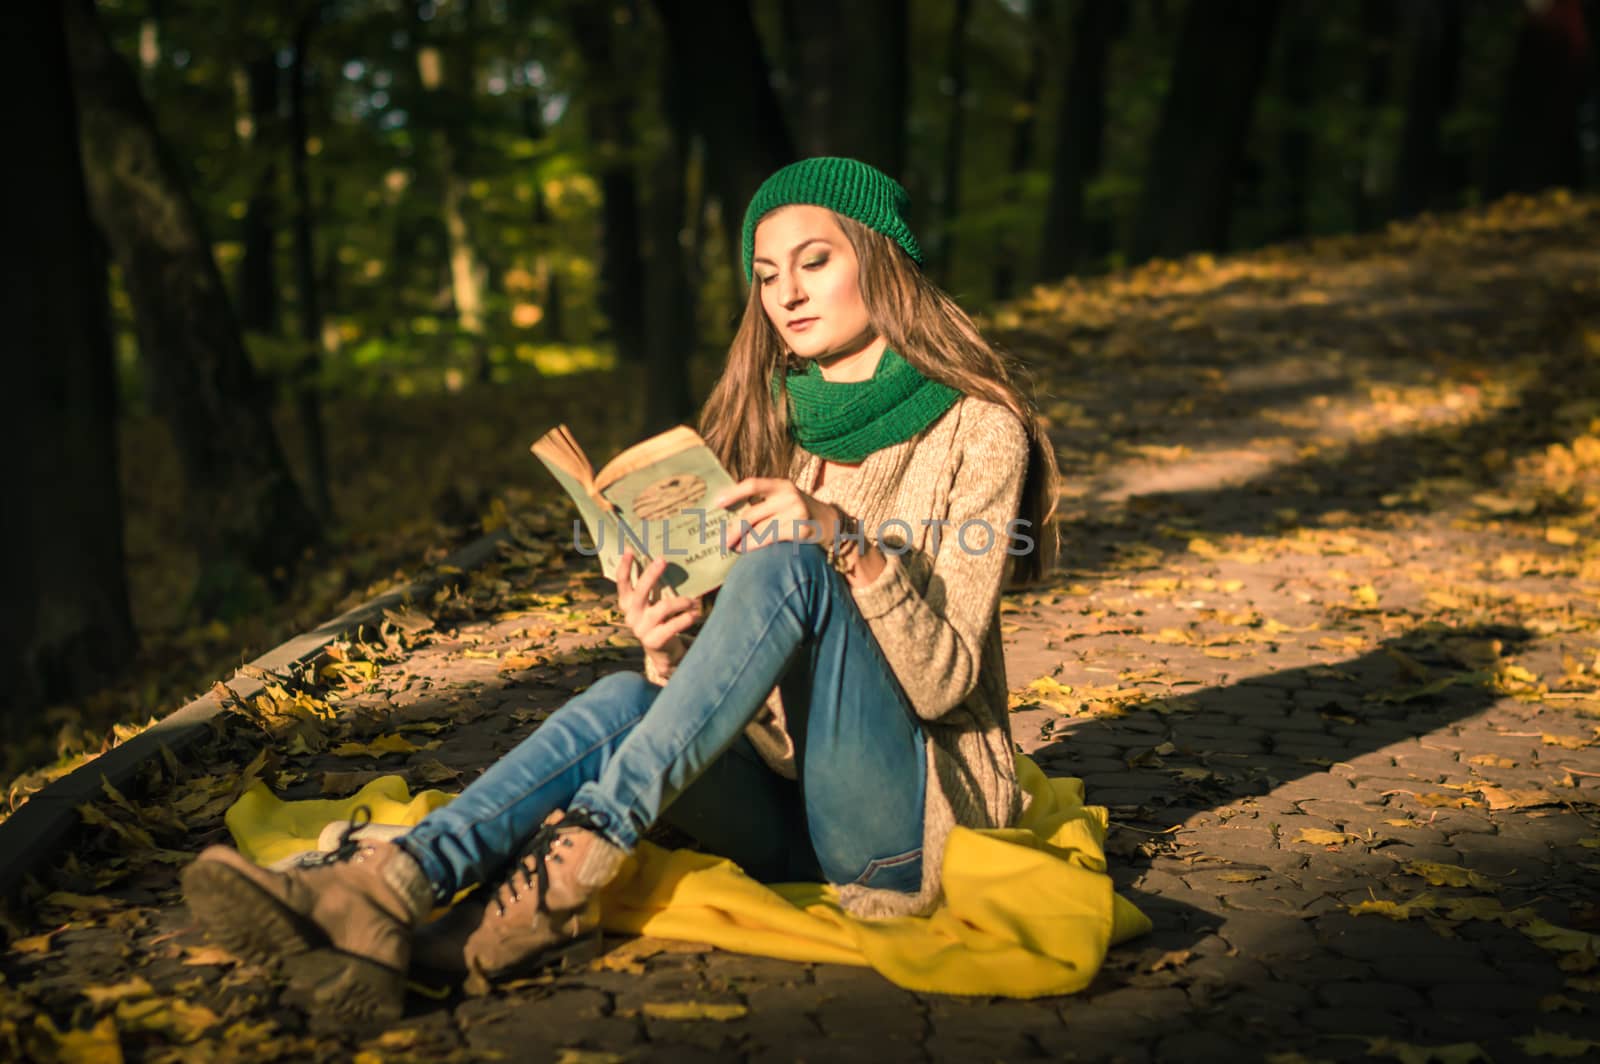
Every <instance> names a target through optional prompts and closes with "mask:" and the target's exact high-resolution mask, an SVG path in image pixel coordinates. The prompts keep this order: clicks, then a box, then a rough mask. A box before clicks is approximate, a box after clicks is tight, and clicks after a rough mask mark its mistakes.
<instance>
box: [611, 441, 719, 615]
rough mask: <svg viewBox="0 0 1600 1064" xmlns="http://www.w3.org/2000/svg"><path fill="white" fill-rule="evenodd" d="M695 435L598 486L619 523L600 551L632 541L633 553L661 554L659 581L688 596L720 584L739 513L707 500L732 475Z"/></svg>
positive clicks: (702, 592)
mask: <svg viewBox="0 0 1600 1064" xmlns="http://www.w3.org/2000/svg"><path fill="white" fill-rule="evenodd" d="M695 441H697V442H693V443H691V444H690V445H689V446H688V447H687V448H683V447H663V448H661V449H660V450H658V451H656V452H655V454H656V456H655V458H654V459H653V460H652V461H651V462H650V463H649V464H648V465H646V466H644V467H643V468H640V469H637V470H634V471H632V472H628V473H626V474H624V475H622V476H620V477H618V478H617V479H616V480H615V481H613V482H612V483H610V484H608V485H606V486H605V487H604V488H603V489H602V493H603V495H604V496H605V498H606V500H607V501H609V502H610V503H612V504H613V505H614V506H615V507H616V508H617V513H616V516H617V518H618V519H619V520H620V522H621V524H622V527H621V528H619V529H618V530H617V531H618V534H619V541H616V542H613V543H609V544H607V545H606V546H605V548H604V551H603V553H611V552H615V553H616V554H618V555H620V554H621V553H622V548H623V546H631V547H632V548H633V552H634V554H635V555H638V554H640V553H641V551H642V553H644V554H646V555H648V556H649V557H651V558H664V559H666V561H667V569H666V572H665V573H663V574H662V577H661V580H660V581H659V582H658V586H660V587H664V588H669V589H671V590H672V592H673V593H675V594H678V595H684V596H687V597H690V598H692V597H694V596H697V595H701V594H704V593H705V592H707V591H710V590H712V589H713V588H716V587H720V586H721V584H722V581H723V579H724V578H726V576H727V575H728V570H729V569H730V568H732V567H733V563H734V560H735V559H736V558H737V557H738V555H737V554H736V553H734V552H731V551H727V550H724V549H723V544H724V543H725V542H726V541H727V535H728V531H729V530H731V529H733V528H737V527H738V526H737V521H738V518H737V517H735V516H734V515H733V514H732V513H730V512H729V511H728V510H726V509H724V508H722V507H713V506H712V505H711V500H712V499H713V498H715V497H716V495H717V494H718V493H720V492H721V491H722V490H723V489H724V488H727V487H730V486H731V485H732V484H733V478H732V477H731V476H729V475H728V472H727V470H725V469H723V468H722V463H721V462H719V461H717V456H716V455H715V454H713V453H711V448H709V447H707V446H706V445H705V444H704V443H703V442H698V441H699V436H698V435H696V436H695ZM646 442H650V441H646ZM613 464H614V463H613ZM607 468H608V469H609V468H610V466H608V467H607Z"/></svg>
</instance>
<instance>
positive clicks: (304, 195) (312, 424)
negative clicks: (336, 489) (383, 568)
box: [289, 5, 333, 521]
mask: <svg viewBox="0 0 1600 1064" xmlns="http://www.w3.org/2000/svg"><path fill="white" fill-rule="evenodd" d="M321 17H322V16H321V10H320V5H313V6H312V8H311V9H310V10H309V11H307V12H306V14H305V15H304V16H303V17H302V18H301V19H300V22H299V24H298V25H297V26H296V27H295V31H294V62H293V65H292V66H291V67H290V69H289V77H290V90H289V91H290V96H289V167H290V172H291V173H292V175H293V179H294V276H295V282H294V283H295V288H296V289H297V292H298V295H299V297H300V343H301V352H300V358H299V359H298V360H297V362H296V364H295V372H294V406H295V415H296V417H297V418H298V419H299V421H300V432H301V435H302V436H303V437H304V438H305V447H306V470H307V478H306V479H307V480H308V482H309V487H310V490H311V501H312V504H313V505H314V506H315V507H316V508H317V513H318V514H319V515H320V516H321V518H322V519H323V520H324V521H329V520H332V518H333V490H332V488H331V486H330V484H329V475H328V443H327V436H326V433H325V432H324V431H323V425H322V391H321V384H320V381H321V377H322V302H321V299H322V293H321V291H320V285H319V284H318V281H317V249H316V242H315V235H314V230H313V226H312V221H311V216H312V210H313V207H312V203H311V178H310V176H309V175H308V174H307V173H306V170H307V165H308V164H307V161H306V139H307V137H308V136H309V135H310V130H309V129H308V128H307V122H306V56H307V54H308V53H309V51H310V48H311V34H312V32H313V31H314V30H315V29H316V26H317V23H318V22H319V21H320V20H321Z"/></svg>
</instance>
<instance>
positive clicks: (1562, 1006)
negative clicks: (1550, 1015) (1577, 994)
mask: <svg viewBox="0 0 1600 1064" xmlns="http://www.w3.org/2000/svg"><path fill="white" fill-rule="evenodd" d="M1584 1008H1585V1006H1584V1004H1583V1002H1581V1001H1578V1000H1576V999H1574V998H1569V997H1567V996H1566V995H1565V994H1546V995H1545V996H1544V997H1542V998H1540V999H1539V1011H1540V1012H1583V1011H1584Z"/></svg>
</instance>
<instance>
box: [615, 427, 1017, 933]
mask: <svg viewBox="0 0 1600 1064" xmlns="http://www.w3.org/2000/svg"><path fill="white" fill-rule="evenodd" d="M1027 463H1028V441H1027V435H1026V433H1025V432H1024V430H1023V427H1022V424H1021V423H1020V422H1019V421H1018V420H1017V418H1016V416H1015V415H1014V414H1012V413H1011V412H1010V411H1009V410H1007V409H1005V408H1004V407H1002V406H999V405H997V404H995V403H990V402H987V401H985V400H981V399H976V398H973V397H971V396H967V397H964V398H962V399H961V400H960V401H959V402H957V403H956V404H955V405H954V406H953V407H951V408H950V409H949V410H948V411H947V412H945V414H944V415H943V416H941V417H940V418H939V419H938V420H937V421H935V422H934V423H933V424H932V425H930V426H928V427H927V428H926V429H924V430H923V431H922V432H921V433H919V434H918V435H916V436H914V437H912V438H911V439H910V440H907V441H906V442H904V443H900V444H896V445H894V446H892V447H886V448H884V449H883V450H880V451H877V452H874V453H873V454H871V455H869V456H868V457H867V458H866V460H865V461H863V462H862V463H861V465H860V466H859V467H858V468H857V469H856V470H855V471H854V472H852V473H843V472H839V471H835V472H834V473H832V474H830V476H829V478H828V481H827V483H825V484H824V485H823V486H822V487H821V488H820V489H818V488H816V482H817V478H818V476H819V474H820V473H821V470H822V460H821V459H819V458H818V457H817V456H816V455H813V454H809V453H807V452H804V451H799V452H797V454H796V455H795V459H794V462H793V464H792V466H791V468H790V478H791V479H792V480H793V481H794V482H795V484H796V485H797V486H798V487H799V488H800V490H802V491H805V492H808V493H810V494H812V495H814V496H815V497H816V498H818V499H820V500H822V501H824V502H830V503H833V504H834V505H835V506H838V507H839V508H840V509H842V510H844V511H845V512H846V513H850V514H853V515H854V516H856V517H857V518H858V519H860V521H861V526H862V529H863V531H865V532H866V533H867V534H868V535H874V534H876V538H878V539H879V540H880V542H882V543H887V544H889V545H890V546H891V548H892V549H898V548H899V547H900V546H908V547H909V549H908V550H906V551H905V553H903V554H893V553H888V552H887V551H886V552H885V555H886V564H885V565H884V568H883V572H882V573H880V574H879V575H878V577H877V578H876V579H874V580H873V581H872V582H871V583H870V584H867V585H865V586H862V587H858V588H855V589H854V593H855V600H856V605H857V607H859V609H860V610H861V615H862V616H863V617H864V618H865V619H866V621H867V624H868V625H869V626H870V627H871V629H872V634H873V635H874V636H875V637H876V639H877V641H878V645H879V646H880V647H881V648H882V650H883V654H884V657H885V658H886V659H887V660H888V662H889V665H890V667H891V668H892V669H893V670H894V674H895V678H896V679H897V680H898V681H899V683H900V687H901V689H902V690H904V691H905V693H906V695H907V697H908V698H909V699H910V701H911V704H912V707H913V708H914V709H915V711H916V713H917V716H918V717H919V718H921V720H922V725H923V731H924V733H925V734H926V735H927V737H928V740H929V741H928V744H927V751H928V788H927V794H926V800H925V814H924V821H923V825H924V826H923V852H922V889H921V890H920V891H919V892H917V893H916V894H904V893H900V892H898V891H885V890H873V889H868V888H864V887H858V886H851V885H844V886H841V888H840V893H841V900H842V902H843V904H844V906H845V908H846V909H847V910H849V911H850V912H852V913H854V914H856V915H857V916H894V915H901V914H907V913H925V912H928V911H931V910H932V909H933V908H934V907H936V906H937V904H938V902H939V891H940V871H941V865H942V863H943V858H944V846H945V840H946V839H947V838H948V837H949V835H950V831H951V829H952V828H953V827H955V826H956V825H958V824H959V825H961V826H963V827H973V828H988V827H1007V826H1009V825H1011V824H1012V823H1014V822H1015V821H1016V819H1017V817H1018V816H1020V815H1021V812H1022V807H1023V795H1022V792H1021V790H1020V788H1019V787H1018V786H1017V779H1016V767H1015V760H1014V755H1013V752H1012V743H1011V727H1010V720H1009V716H1008V713H1009V710H1008V708H1007V704H1006V696H1007V685H1006V670H1005V656H1004V651H1003V647H1002V644H1001V636H1000V625H999V614H1000V585H1001V581H1002V579H1003V577H1004V575H1005V571H1006V562H1007V561H1008V556H1007V554H1006V549H1005V548H1006V545H1007V542H1008V540H1007V523H1008V522H1009V521H1011V519H1012V518H1013V517H1015V516H1016V515H1017V507H1018V504H1019V501H1020V499H1021V495H1022V481H1023V476H1024V474H1025V473H1026V471H1027ZM936 521H944V522H946V524H944V525H942V526H940V525H935V524H934V523H933V522H936ZM900 522H903V524H902V523H900ZM967 522H974V523H973V524H972V525H971V526H969V527H968V528H967V530H966V533H965V537H964V538H965V548H966V549H964V548H963V544H962V540H961V538H959V533H960V530H961V528H962V526H963V525H964V524H966V523H967ZM985 528H988V529H992V530H993V531H994V537H995V538H994V541H993V542H992V543H989V542H988V540H989V536H988V533H987V532H986V531H985ZM1024 531H1025V532H1026V533H1027V534H1029V535H1034V534H1036V530H1024ZM936 536H937V549H935V545H936V544H935V537H936ZM986 543H987V544H988V547H987V549H985V545H986ZM645 672H646V675H647V676H648V677H649V678H650V679H651V680H652V681H654V682H656V683H658V684H664V683H666V682H667V680H668V678H669V676H670V674H671V670H670V669H669V670H666V671H665V672H658V671H657V670H655V669H654V668H651V667H648V666H647V668H646V670H645ZM747 734H748V735H749V736H750V738H751V740H752V742H753V743H754V744H755V746H756V748H757V750H758V751H760V753H761V755H762V757H763V758H764V759H765V760H766V761H767V763H768V764H769V765H770V766H771V767H772V768H773V769H774V771H777V772H779V773H781V774H783V775H785V776H787V777H789V778H790V779H793V778H794V771H795V770H794V745H793V743H792V741H791V740H790V738H789V736H788V733H787V731H786V730H785V728H784V717H783V705H782V701H781V699H780V698H779V697H778V692H777V690H776V689H774V691H773V692H772V695H771V696H770V697H769V698H768V699H767V705H766V709H765V710H764V711H763V712H762V713H761V714H760V715H759V716H758V717H757V718H756V720H755V721H754V722H753V723H752V724H751V725H750V727H749V728H748V729H747Z"/></svg>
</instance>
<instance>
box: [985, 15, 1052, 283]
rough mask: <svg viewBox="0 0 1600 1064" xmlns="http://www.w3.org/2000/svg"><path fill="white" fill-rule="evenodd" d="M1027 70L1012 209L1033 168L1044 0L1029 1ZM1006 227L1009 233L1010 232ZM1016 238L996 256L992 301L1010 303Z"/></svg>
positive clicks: (1016, 132) (1015, 131)
mask: <svg viewBox="0 0 1600 1064" xmlns="http://www.w3.org/2000/svg"><path fill="white" fill-rule="evenodd" d="M1027 8H1028V39H1029V47H1028V69H1027V72H1026V73H1025V74H1023V76H1022V92H1021V93H1020V94H1019V95H1018V97H1017V103H1016V107H1015V108H1014V109H1013V111H1012V118H1011V160H1010V163H1011V165H1010V170H1009V183H1008V184H1007V186H1006V191H1005V197H1004V202H1005V203H1006V205H1007V206H1014V205H1015V204H1016V202H1017V196H1018V194H1019V192H1020V191H1021V187H1020V186H1021V184H1022V180H1023V178H1024V176H1026V174H1027V171H1028V168H1029V167H1031V166H1032V165H1033V130H1034V127H1035V125H1037V122H1036V118H1037V116H1038V113H1039V90H1040V86H1041V85H1042V83H1043V81H1044V40H1045V35H1046V33H1047V31H1048V28H1049V25H1050V19H1049V6H1048V3H1047V0H1028V4H1027ZM1009 228H1011V227H1009V226H1008V230H1009ZM1014 244H1015V235H1014V234H1013V233H1011V232H1009V231H1008V232H1007V233H1006V234H1005V236H1003V237H1002V238H1001V240H1000V246H999V248H998V249H997V250H998V254H997V255H996V256H995V268H994V297H995V299H997V300H1004V299H1010V298H1011V293H1012V290H1013V289H1014V288H1015V286H1016V263H1017V250H1018V249H1017V248H1016V247H1015V246H1014Z"/></svg>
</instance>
